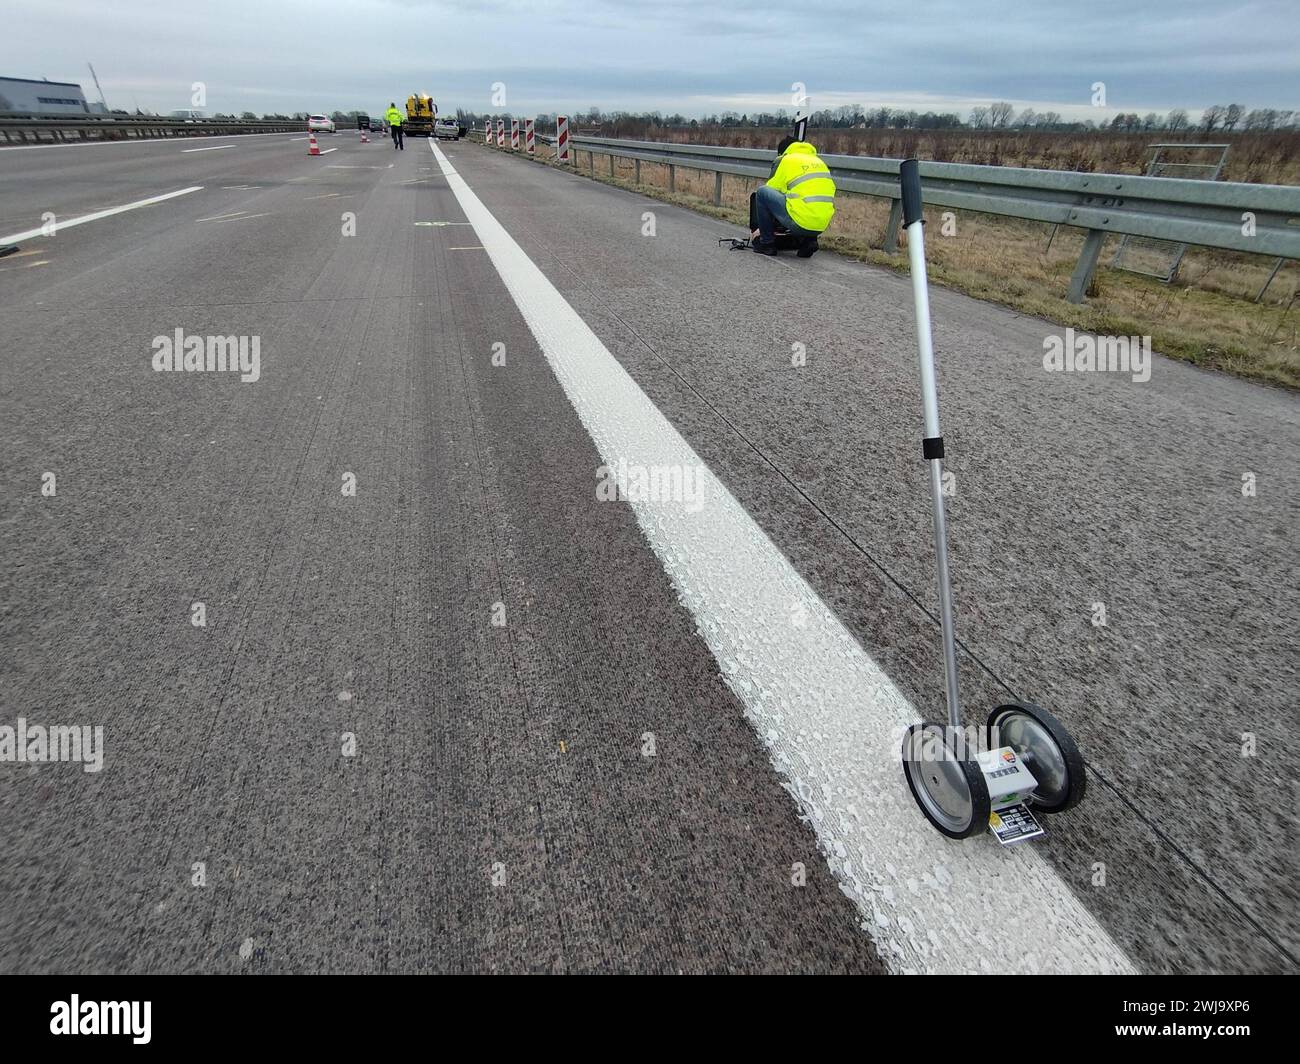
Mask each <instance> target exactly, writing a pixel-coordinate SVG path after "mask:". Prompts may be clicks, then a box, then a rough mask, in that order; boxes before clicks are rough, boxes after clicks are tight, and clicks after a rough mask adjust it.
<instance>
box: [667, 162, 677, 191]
mask: <svg viewBox="0 0 1300 1064" xmlns="http://www.w3.org/2000/svg"><path fill="white" fill-rule="evenodd" d="M668 191H669V192H676V191H677V167H675V166H673V164H672V163H669V164H668Z"/></svg>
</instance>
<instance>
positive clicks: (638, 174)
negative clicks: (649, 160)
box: [634, 159, 641, 185]
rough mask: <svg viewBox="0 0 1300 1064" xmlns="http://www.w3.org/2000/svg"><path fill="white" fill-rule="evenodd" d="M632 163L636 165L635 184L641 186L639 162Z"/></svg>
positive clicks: (637, 160)
mask: <svg viewBox="0 0 1300 1064" xmlns="http://www.w3.org/2000/svg"><path fill="white" fill-rule="evenodd" d="M634 162H635V163H636V183H637V184H638V185H639V184H641V160H640V159H636V160H634Z"/></svg>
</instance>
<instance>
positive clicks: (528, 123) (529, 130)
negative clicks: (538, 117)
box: [524, 118, 537, 155]
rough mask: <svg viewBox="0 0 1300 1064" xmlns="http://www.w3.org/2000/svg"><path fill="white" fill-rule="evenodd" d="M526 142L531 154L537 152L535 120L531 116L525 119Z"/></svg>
mask: <svg viewBox="0 0 1300 1064" xmlns="http://www.w3.org/2000/svg"><path fill="white" fill-rule="evenodd" d="M524 143H525V144H526V145H527V147H528V154H529V155H536V154H537V141H536V138H535V136H534V131H533V120H532V119H531V118H525V119H524Z"/></svg>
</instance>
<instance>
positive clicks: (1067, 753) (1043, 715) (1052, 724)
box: [988, 702, 1088, 813]
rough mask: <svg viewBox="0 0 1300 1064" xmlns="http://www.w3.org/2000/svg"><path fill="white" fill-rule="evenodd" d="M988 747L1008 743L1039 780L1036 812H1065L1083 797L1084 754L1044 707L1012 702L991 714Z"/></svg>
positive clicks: (1035, 804) (1035, 797)
mask: <svg viewBox="0 0 1300 1064" xmlns="http://www.w3.org/2000/svg"><path fill="white" fill-rule="evenodd" d="M988 729H989V748H990V749H996V748H997V747H1000V746H1009V747H1011V749H1012V750H1014V751H1015V752H1016V753H1017V754H1018V755H1019V756H1020V757H1021V758H1022V759H1023V760H1024V762H1025V764H1026V765H1027V766H1028V768H1029V771H1030V772H1032V773H1033V774H1034V779H1035V780H1037V781H1038V785H1037V787H1035V789H1034V796H1033V798H1032V799H1031V805H1032V806H1033V809H1034V812H1036V813H1063V812H1065V811H1066V810H1067V809H1070V808H1072V807H1074V806H1076V805H1078V804H1079V802H1081V801H1082V800H1083V795H1084V791H1085V790H1086V789H1087V782H1088V781H1087V775H1086V769H1085V767H1084V760H1083V754H1082V753H1080V752H1079V747H1078V746H1077V745H1076V744H1075V742H1074V739H1072V738H1071V737H1070V733H1069V732H1068V731H1066V728H1065V725H1064V724H1062V723H1061V722H1060V721H1059V720H1057V719H1056V718H1055V717H1054V716H1052V714H1051V713H1049V712H1047V710H1045V709H1044V708H1043V707H1042V706H1037V705H1034V703H1032V702H1009V703H1007V704H1006V705H1001V706H998V707H997V708H996V709H995V710H993V712H992V713H990V714H989V721H988Z"/></svg>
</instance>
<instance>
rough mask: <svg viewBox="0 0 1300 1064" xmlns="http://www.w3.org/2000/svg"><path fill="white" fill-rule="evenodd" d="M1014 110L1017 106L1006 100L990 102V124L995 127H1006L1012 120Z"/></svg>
mask: <svg viewBox="0 0 1300 1064" xmlns="http://www.w3.org/2000/svg"><path fill="white" fill-rule="evenodd" d="M1014 112H1015V107H1013V106H1012V105H1011V104H1009V103H1007V102H1006V100H1000V101H998V102H997V103H994V104H989V125H990V126H992V127H993V128H994V129H1004V128H1005V127H1006V125H1007V123H1008V122H1010V121H1011V115H1012V114H1013V113H1014Z"/></svg>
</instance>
